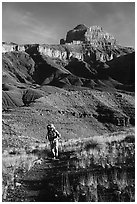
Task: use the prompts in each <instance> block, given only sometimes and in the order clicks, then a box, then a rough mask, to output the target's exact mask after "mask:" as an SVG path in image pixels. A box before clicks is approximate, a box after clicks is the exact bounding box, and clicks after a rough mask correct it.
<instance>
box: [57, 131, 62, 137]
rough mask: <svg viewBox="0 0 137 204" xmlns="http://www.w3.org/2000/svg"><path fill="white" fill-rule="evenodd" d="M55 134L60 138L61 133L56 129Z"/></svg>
mask: <svg viewBox="0 0 137 204" xmlns="http://www.w3.org/2000/svg"><path fill="white" fill-rule="evenodd" d="M56 134H57V136H58V137H59V138H61V134H60V133H59V132H58V131H57V130H56Z"/></svg>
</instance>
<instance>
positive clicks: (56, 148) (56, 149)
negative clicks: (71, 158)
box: [55, 140, 59, 157]
mask: <svg viewBox="0 0 137 204" xmlns="http://www.w3.org/2000/svg"><path fill="white" fill-rule="evenodd" d="M58 147H59V144H58V140H56V145H55V154H56V157H58Z"/></svg>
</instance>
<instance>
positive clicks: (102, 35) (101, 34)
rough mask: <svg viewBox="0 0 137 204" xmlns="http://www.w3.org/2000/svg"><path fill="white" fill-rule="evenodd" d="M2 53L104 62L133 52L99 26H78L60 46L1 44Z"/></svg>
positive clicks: (69, 32)
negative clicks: (25, 53)
mask: <svg viewBox="0 0 137 204" xmlns="http://www.w3.org/2000/svg"><path fill="white" fill-rule="evenodd" d="M61 42H62V41H61ZM2 51H3V52H12V51H25V52H27V53H35V52H37V53H40V54H43V55H46V56H49V57H51V58H56V59H60V60H64V61H67V60H70V59H71V58H77V59H79V60H82V61H83V60H84V61H86V62H89V61H93V62H95V61H96V60H98V61H102V62H106V61H110V60H112V59H114V58H116V57H119V56H121V55H125V54H128V53H131V52H133V51H134V50H133V49H132V48H127V47H122V46H120V45H118V44H117V42H116V39H115V38H114V37H113V36H112V35H110V34H109V33H107V32H105V31H104V30H103V29H102V28H101V27H99V26H92V27H89V28H88V27H86V26H85V25H78V26H76V27H75V28H74V29H73V30H70V31H68V33H67V35H66V40H64V41H63V44H61V45H47V44H41V45H39V44H33V45H17V44H12V43H11V44H6V43H3V46H2Z"/></svg>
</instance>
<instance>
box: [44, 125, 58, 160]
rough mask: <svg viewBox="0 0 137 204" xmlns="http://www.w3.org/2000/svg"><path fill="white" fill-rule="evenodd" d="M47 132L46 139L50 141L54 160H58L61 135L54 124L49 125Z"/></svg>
mask: <svg viewBox="0 0 137 204" xmlns="http://www.w3.org/2000/svg"><path fill="white" fill-rule="evenodd" d="M47 130H48V132H47V135H46V139H48V140H49V142H50V148H51V152H52V153H53V157H54V159H56V158H57V157H58V146H59V138H61V134H60V133H59V132H58V131H57V130H56V128H55V126H54V125H53V124H49V125H47Z"/></svg>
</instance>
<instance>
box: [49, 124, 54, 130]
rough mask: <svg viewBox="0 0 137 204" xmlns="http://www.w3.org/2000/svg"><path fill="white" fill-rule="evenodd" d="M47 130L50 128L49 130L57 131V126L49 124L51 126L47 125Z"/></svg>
mask: <svg viewBox="0 0 137 204" xmlns="http://www.w3.org/2000/svg"><path fill="white" fill-rule="evenodd" d="M47 128H48V129H51V128H52V129H55V126H54V125H53V124H49V125H47Z"/></svg>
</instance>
